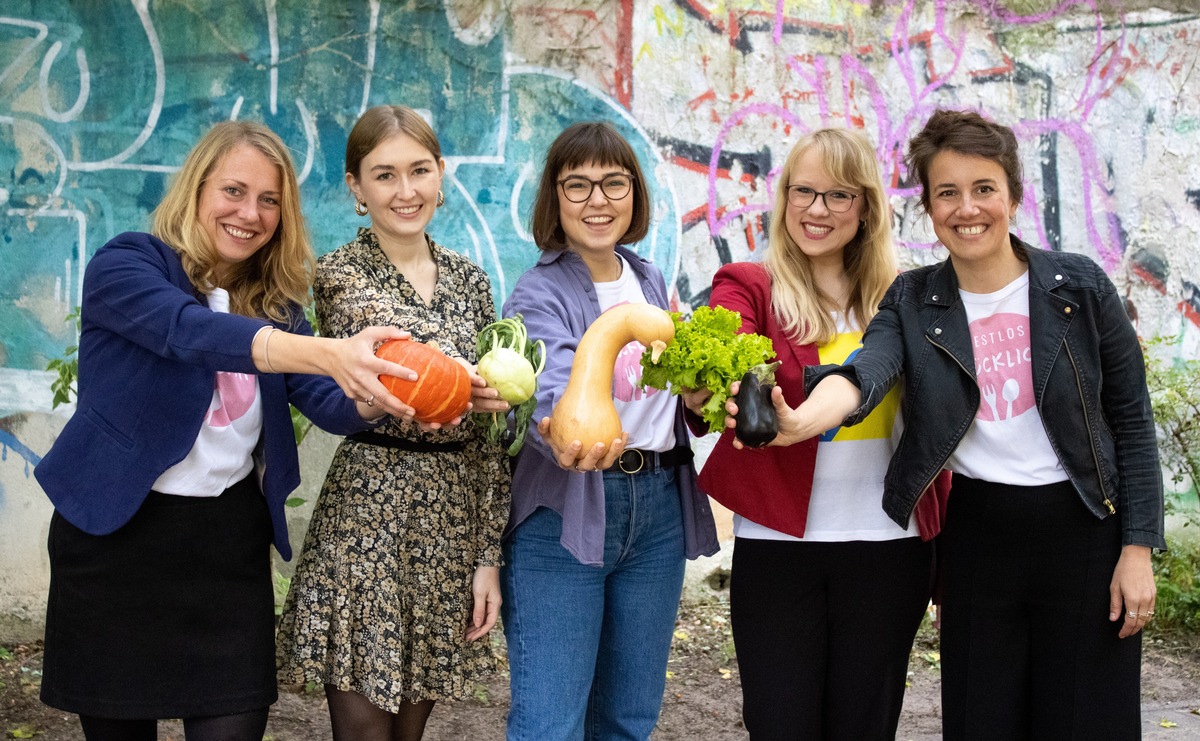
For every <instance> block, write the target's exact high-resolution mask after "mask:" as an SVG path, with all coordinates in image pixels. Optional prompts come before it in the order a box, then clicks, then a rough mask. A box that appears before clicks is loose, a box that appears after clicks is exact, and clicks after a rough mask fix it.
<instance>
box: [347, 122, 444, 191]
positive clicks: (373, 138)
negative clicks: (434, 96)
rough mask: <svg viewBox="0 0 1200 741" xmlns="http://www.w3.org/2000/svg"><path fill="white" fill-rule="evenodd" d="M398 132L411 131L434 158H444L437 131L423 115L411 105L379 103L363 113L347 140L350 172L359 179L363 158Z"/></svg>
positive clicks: (414, 137) (407, 132) (410, 134)
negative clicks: (410, 106) (409, 106)
mask: <svg viewBox="0 0 1200 741" xmlns="http://www.w3.org/2000/svg"><path fill="white" fill-rule="evenodd" d="M394 134H407V135H408V136H410V137H412V138H413V139H415V140H416V142H417V144H420V145H421V146H422V147H425V148H426V149H428V150H429V151H430V152H432V153H433V158H434V160H436V161H438V162H440V161H441V160H442V145H441V144H440V143H439V142H438V138H437V134H435V133H433V128H432V127H431V126H430V125H429V123H428V122H426V121H425V119H423V118H421V114H419V113H417V112H416V111H414V110H413V109H411V108H408V107H407V106H402V105H377V106H375V107H374V108H370V109H368V110H367V112H366V113H364V114H362V116H360V117H359V119H358V121H356V122H355V124H354V128H352V129H350V136H349V137H348V138H347V139H346V172H347V173H349V174H350V175H353V176H354V179H355V180H358V179H359V172H358V171H359V169H361V168H362V161H363V158H364V157H366V156H367V155H368V154H370V153H371V150H373V149H375V147H377V146H379V143H380V142H382V141H383V140H384V139H387V138H388V137H390V136H392V135H394Z"/></svg>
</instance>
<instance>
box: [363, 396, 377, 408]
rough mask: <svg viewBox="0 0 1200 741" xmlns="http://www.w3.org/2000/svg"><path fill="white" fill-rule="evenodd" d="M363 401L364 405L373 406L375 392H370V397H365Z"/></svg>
mask: <svg viewBox="0 0 1200 741" xmlns="http://www.w3.org/2000/svg"><path fill="white" fill-rule="evenodd" d="M363 403H364V404H366V405H367V406H369V407H373V406H375V394H371V398H370V399H367V400H366V401H364V402H363Z"/></svg>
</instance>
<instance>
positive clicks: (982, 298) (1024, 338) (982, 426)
mask: <svg viewBox="0 0 1200 741" xmlns="http://www.w3.org/2000/svg"><path fill="white" fill-rule="evenodd" d="M959 294H960V295H961V296H962V301H963V305H964V306H965V307H966V310H967V322H968V324H969V326H970V331H971V345H972V347H973V348H974V350H975V378H976V380H977V381H978V382H979V393H980V400H979V410H978V411H977V412H976V413H975V419H974V420H973V421H972V423H971V426H970V427H968V428H967V434H966V435H965V436H964V437H963V439H962V442H961V443H959V445H958V449H957V450H955V451H954V453H953V454H952V455H951V456H950V460H949V461H947V463H946V468H948V469H950V470H951V471H954V472H955V473H961V474H963V475H965V476H970V477H971V478H973V479H979V480H981V481H992V482H995V483H998V484H1013V485H1015V486H1040V485H1042V484H1053V483H1056V482H1059V481H1066V479H1067V474H1066V472H1065V471H1063V467H1062V464H1061V463H1060V462H1059V460H1058V456H1057V455H1055V454H1054V449H1053V448H1052V447H1050V440H1049V438H1047V437H1046V428H1045V426H1043V424H1042V415H1041V414H1040V413H1039V412H1038V408H1037V404H1036V402H1035V399H1034V397H1033V364H1032V356H1031V351H1030V344H1029V339H1030V332H1029V273H1028V272H1026V273H1024V274H1023V275H1022V276H1021V277H1020V278H1017V279H1016V280H1014V281H1013V282H1012V283H1009V284H1008V285H1007V286H1005V287H1004V288H1001V289H1000V290H999V291H996V292H994V293H968V292H967V291H963V290H960V291H959Z"/></svg>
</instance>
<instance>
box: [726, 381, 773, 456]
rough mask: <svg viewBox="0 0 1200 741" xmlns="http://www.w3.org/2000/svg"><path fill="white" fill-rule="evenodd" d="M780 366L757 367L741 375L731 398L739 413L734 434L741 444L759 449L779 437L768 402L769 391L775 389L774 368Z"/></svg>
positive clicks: (770, 404)
mask: <svg viewBox="0 0 1200 741" xmlns="http://www.w3.org/2000/svg"><path fill="white" fill-rule="evenodd" d="M778 367H779V363H771V364H769V365H756V366H754V367H753V368H751V369H750V370H748V371H746V375H744V376H742V385H741V386H740V387H739V388H738V392H737V394H736V395H735V396H734V397H733V399H734V401H735V402H736V403H737V408H738V413H737V414H735V415H734V416H733V418H734V419H735V420H737V427H736V428H735V429H734V434H735V435H736V436H737V439H738V440H741V441H742V445H745V446H746V447H748V448H761V447H763V446H764V445H766V444H767V443H769V442H771V441H772V440H774V439H775V437H776V436H777V435H778V434H779V415H778V414H776V412H775V404H774V403H772V401H771V390H772V389H773V388H775V369H776V368H778Z"/></svg>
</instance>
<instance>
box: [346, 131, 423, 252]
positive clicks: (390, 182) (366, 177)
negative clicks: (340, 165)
mask: <svg viewBox="0 0 1200 741" xmlns="http://www.w3.org/2000/svg"><path fill="white" fill-rule="evenodd" d="M445 169H446V164H445V162H444V161H442V160H439V159H438V158H437V157H435V156H434V154H433V153H432V152H430V151H429V150H428V149H427V148H425V147H424V146H422V145H421V144H420V142H418V141H417V140H416V139H414V138H412V137H411V136H409V135H408V134H405V133H403V132H397V133H395V134H393V135H391V136H389V137H388V138H386V139H384V140H383V141H381V142H380V143H379V145H378V146H376V147H375V148H374V149H372V150H371V151H370V152H369V153H367V155H366V156H365V157H363V159H362V164H361V165H360V166H359V169H358V177H355V176H354V174H353V173H349V172H348V173H346V184H347V185H349V186H350V190H351V191H353V192H354V197H355V198H357V199H358V200H359V201H361V202H363V203H365V204H367V213H369V214H370V215H371V230H372V231H374V232H375V234H376V236H377V237H379V239H380V241H381V242H383V243H404V242H411V241H413V240H417V239H420V240H424V235H425V227H427V226H428V225H429V222H430V220H431V219H433V213H434V210H435V209H436V208H437V200H438V197H437V196H438V190H440V189H441V187H442V173H443V172H444V171H445Z"/></svg>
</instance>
